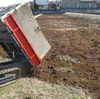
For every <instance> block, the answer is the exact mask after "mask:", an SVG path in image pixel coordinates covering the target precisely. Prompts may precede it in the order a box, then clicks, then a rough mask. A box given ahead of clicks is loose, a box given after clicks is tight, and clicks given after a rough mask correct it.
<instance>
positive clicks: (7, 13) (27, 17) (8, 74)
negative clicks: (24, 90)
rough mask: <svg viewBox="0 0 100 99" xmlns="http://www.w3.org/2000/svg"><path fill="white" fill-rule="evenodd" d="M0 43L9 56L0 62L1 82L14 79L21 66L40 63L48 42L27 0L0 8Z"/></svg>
mask: <svg viewBox="0 0 100 99" xmlns="http://www.w3.org/2000/svg"><path fill="white" fill-rule="evenodd" d="M0 45H1V46H2V48H3V49H4V50H5V52H6V53H7V54H8V55H9V57H10V58H11V59H12V61H9V62H4V63H0V84H5V83H6V82H10V81H13V80H14V79H17V78H18V77H19V76H20V74H21V73H23V70H24V69H22V67H23V66H24V67H26V65H27V66H29V67H30V66H33V67H36V66H38V65H39V64H40V63H41V60H42V58H43V57H44V56H45V55H46V53H47V52H48V51H49V49H50V45H49V43H48V41H47V40H46V38H45V37H44V35H43V33H42V32H41V30H40V28H39V26H38V24H37V22H36V20H35V17H34V16H33V14H32V11H31V9H30V4H29V3H23V4H20V5H14V6H12V7H8V8H5V9H3V10H2V11H1V12H0ZM26 71H28V69H26ZM18 74H19V75H18Z"/></svg>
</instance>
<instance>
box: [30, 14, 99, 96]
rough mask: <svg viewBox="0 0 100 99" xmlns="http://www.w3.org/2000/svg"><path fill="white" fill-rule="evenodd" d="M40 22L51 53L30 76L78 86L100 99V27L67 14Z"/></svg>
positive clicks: (50, 16) (52, 16)
mask: <svg viewBox="0 0 100 99" xmlns="http://www.w3.org/2000/svg"><path fill="white" fill-rule="evenodd" d="M37 21H38V23H39V25H40V27H41V30H42V31H43V33H44V35H45V37H46V38H47V40H48V41H49V43H50V45H51V50H50V51H49V53H48V54H47V55H46V56H45V58H44V60H43V63H42V64H41V65H40V66H39V67H38V68H37V69H36V70H32V72H31V76H32V77H37V78H38V79H40V80H44V81H48V82H52V83H57V84H61V83H63V84H65V85H70V86H79V87H82V88H85V89H88V90H89V92H90V93H93V94H94V95H95V96H96V97H98V98H100V29H99V27H100V24H99V23H96V22H92V21H88V20H85V19H79V18H73V17H69V16H65V15H43V16H41V17H39V18H38V19H37ZM96 97H94V98H96Z"/></svg>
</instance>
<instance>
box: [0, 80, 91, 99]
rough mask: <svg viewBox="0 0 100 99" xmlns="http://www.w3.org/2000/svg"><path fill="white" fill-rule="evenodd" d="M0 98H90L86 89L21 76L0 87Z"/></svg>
mask: <svg viewBox="0 0 100 99" xmlns="http://www.w3.org/2000/svg"><path fill="white" fill-rule="evenodd" d="M0 99H92V98H91V97H90V96H89V95H88V93H86V90H83V89H81V88H73V87H69V86H64V85H56V84H52V83H51V84H50V83H46V82H43V81H39V80H37V79H34V78H33V79H32V78H22V79H19V80H18V81H17V82H16V83H14V84H11V85H8V86H6V87H3V88H0Z"/></svg>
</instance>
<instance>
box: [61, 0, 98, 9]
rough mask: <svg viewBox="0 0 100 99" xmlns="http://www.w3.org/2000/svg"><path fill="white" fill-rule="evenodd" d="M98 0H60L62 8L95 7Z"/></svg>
mask: <svg viewBox="0 0 100 99" xmlns="http://www.w3.org/2000/svg"><path fill="white" fill-rule="evenodd" d="M97 2H98V0H61V7H62V8H96V7H97Z"/></svg>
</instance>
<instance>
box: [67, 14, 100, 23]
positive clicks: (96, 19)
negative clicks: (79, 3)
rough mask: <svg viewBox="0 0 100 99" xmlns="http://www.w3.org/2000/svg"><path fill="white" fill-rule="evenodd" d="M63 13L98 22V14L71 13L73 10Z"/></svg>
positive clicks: (99, 19)
mask: <svg viewBox="0 0 100 99" xmlns="http://www.w3.org/2000/svg"><path fill="white" fill-rule="evenodd" d="M65 15H69V16H72V17H77V18H83V19H88V20H91V21H95V22H100V15H94V14H85V13H73V12H66V13H65Z"/></svg>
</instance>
